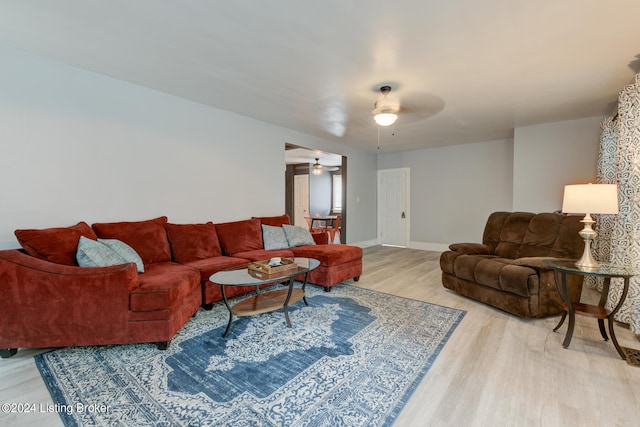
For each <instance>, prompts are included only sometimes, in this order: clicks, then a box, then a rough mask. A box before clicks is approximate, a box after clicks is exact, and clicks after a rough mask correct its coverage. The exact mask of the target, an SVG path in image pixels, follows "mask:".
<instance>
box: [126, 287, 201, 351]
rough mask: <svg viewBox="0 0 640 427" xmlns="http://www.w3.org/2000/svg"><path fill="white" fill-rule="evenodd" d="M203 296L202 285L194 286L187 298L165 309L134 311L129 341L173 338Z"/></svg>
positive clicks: (159, 340)
mask: <svg viewBox="0 0 640 427" xmlns="http://www.w3.org/2000/svg"><path fill="white" fill-rule="evenodd" d="M201 297H202V293H201V291H200V287H194V288H193V289H192V291H191V293H190V294H189V295H187V297H186V298H183V299H182V300H181V301H178V303H177V304H175V305H173V306H171V307H168V308H167V309H165V310H159V311H151V312H136V313H132V316H131V317H130V319H129V320H130V321H129V342H163V341H169V340H171V339H172V338H173V337H174V336H175V334H176V333H177V332H178V331H179V330H180V328H182V326H183V325H184V324H185V323H187V322H188V321H189V319H190V318H191V316H193V313H195V312H196V310H197V309H198V307H199V306H200V301H201ZM156 319H159V320H156Z"/></svg>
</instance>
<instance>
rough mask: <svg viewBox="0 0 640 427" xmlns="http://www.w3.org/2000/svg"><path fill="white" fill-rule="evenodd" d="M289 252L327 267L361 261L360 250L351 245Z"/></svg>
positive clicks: (297, 248)
mask: <svg viewBox="0 0 640 427" xmlns="http://www.w3.org/2000/svg"><path fill="white" fill-rule="evenodd" d="M291 250H292V251H293V254H294V255H295V256H297V257H303V258H315V259H317V260H318V261H320V263H321V264H322V265H325V266H328V267H331V266H334V265H339V264H345V263H347V262H350V261H355V260H359V259H362V248H360V247H358V246H351V245H308V246H298V247H295V248H291Z"/></svg>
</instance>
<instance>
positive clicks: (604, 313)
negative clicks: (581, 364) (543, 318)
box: [544, 259, 637, 359]
mask: <svg viewBox="0 0 640 427" xmlns="http://www.w3.org/2000/svg"><path fill="white" fill-rule="evenodd" d="M575 263H576V260H567V259H553V260H546V261H544V265H545V266H547V267H549V268H551V269H553V272H554V275H555V279H556V288H557V289H558V293H559V294H560V297H561V298H562V301H563V302H564V308H565V311H564V312H563V313H562V317H561V318H560V322H559V323H558V325H557V326H556V327H555V328H554V329H553V331H554V332H555V331H557V330H558V329H559V328H560V326H562V324H563V323H564V320H565V318H566V317H567V314H569V326H568V327H567V334H566V335H565V337H564V342H563V343H562V346H563V347H564V348H567V347H569V344H571V338H572V337H573V329H574V327H575V323H576V313H577V314H580V315H582V316H587V317H593V318H596V319H598V326H599V327H600V334H601V335H602V338H604V340H605V341H606V340H608V337H607V332H606V330H605V326H604V319H607V323H608V326H609V335H611V341H612V342H613V345H614V346H615V347H616V350H618V354H619V355H620V357H622V358H623V359H626V357H625V352H624V350H622V348H620V345H619V344H618V340H617V339H616V334H615V332H614V330H613V316H614V315H615V314H616V313H617V312H618V310H620V307H622V303H624V300H625V298H626V297H627V293H628V292H629V279H630V278H631V277H633V276H635V275H636V274H637V271H635V269H634V268H632V267H630V266H624V265H615V264H606V263H602V264H600V265H599V266H598V267H596V268H580V267H578V266H576V264H575ZM567 274H579V275H582V276H598V277H603V278H604V286H603V288H602V295H601V296H600V302H599V303H598V305H592V304H584V303H580V302H574V303H572V302H571V299H570V298H569V290H568V288H567ZM612 278H621V279H623V281H624V285H623V286H624V287H623V289H622V295H621V296H620V300H619V301H618V304H617V305H616V306H615V307H614V308H613V310H608V309H606V308H605V304H606V303H607V298H608V296H609V287H610V285H611V279H612Z"/></svg>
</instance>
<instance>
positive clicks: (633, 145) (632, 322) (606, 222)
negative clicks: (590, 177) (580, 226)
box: [596, 74, 640, 334]
mask: <svg viewBox="0 0 640 427" xmlns="http://www.w3.org/2000/svg"><path fill="white" fill-rule="evenodd" d="M598 182H602V183H617V184H618V202H619V213H618V215H600V216H599V219H600V221H599V222H600V224H599V226H598V228H596V229H597V230H598V234H599V236H598V243H597V252H596V254H597V257H598V259H601V260H608V261H609V262H611V263H613V264H623V265H632V266H634V267H636V268H639V269H640V74H638V75H636V76H635V80H634V83H633V84H630V85H628V86H626V87H625V88H624V89H623V90H622V91H621V92H620V96H619V98H618V116H617V120H614V119H611V118H608V119H605V120H604V121H603V122H602V133H601V146H600V156H599V164H598ZM607 253H608V255H607ZM621 294H622V281H621V280H620V281H614V280H612V286H611V290H610V292H609V300H608V301H607V308H609V309H612V308H613V307H614V306H615V305H616V303H617V302H618V301H619V299H620V295H621ZM615 318H616V320H618V321H620V322H623V323H627V324H629V326H630V328H631V331H632V332H633V333H635V334H640V276H635V277H633V278H632V279H631V285H630V287H629V294H628V295H627V299H626V300H625V303H624V304H623V306H622V308H621V309H620V311H619V312H618V313H617V314H616V317H615Z"/></svg>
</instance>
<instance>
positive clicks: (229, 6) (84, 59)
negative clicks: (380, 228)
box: [0, 0, 640, 151]
mask: <svg viewBox="0 0 640 427" xmlns="http://www.w3.org/2000/svg"><path fill="white" fill-rule="evenodd" d="M639 23H640V1H639V0H607V1H603V0H482V1H480V0H448V1H445V0H422V1H420V0H412V1H409V0H396V1H393V2H389V1H383V0H323V1H299V0H277V1H259V0H254V1H204V0H200V1H196V0H193V1H187V2H178V1H174V0H110V1H99V0H56V1H47V0H0V43H2V44H4V45H6V46H10V47H15V48H18V49H22V50H25V51H28V52H31V53H34V54H37V55H42V56H46V57H48V58H51V59H54V60H57V61H61V62H64V63H67V64H70V65H73V66H76V67H80V68H84V69H87V70H92V71H95V72H98V73H102V74H106V75H109V76H112V77H114V78H117V79H121V80H125V81H128V82H132V83H135V84H138V85H141V86H146V87H148V88H153V89H156V90H159V91H162V92H165V93H169V94H173V95H176V96H179V97H183V98H186V99H190V100H193V101H197V102H201V103H203V104H208V105H211V106H214V107H217V108H221V109H225V110H229V111H233V112H236V113H239V114H242V115H245V116H249V117H253V118H256V119H259V120H263V121H265V122H270V123H274V124H277V125H280V126H284V127H287V128H291V129H295V130H298V131H301V132H304V133H308V134H312V135H317V136H320V137H322V138H326V139H332V140H336V141H339V142H341V143H344V144H348V145H351V146H354V147H359V148H363V149H367V150H372V151H375V150H376V147H377V144H378V133H377V131H378V128H377V127H376V126H375V125H374V123H373V121H372V118H371V110H372V109H373V104H374V102H375V101H376V99H377V98H378V96H379V93H378V92H377V89H378V88H379V87H380V86H381V85H382V84H390V85H391V86H392V92H391V96H394V97H396V98H397V99H399V100H400V103H401V105H402V107H403V108H404V111H402V112H401V113H400V116H399V118H398V121H397V124H396V125H395V127H394V129H393V133H394V135H392V130H391V129H388V128H385V129H382V132H381V133H380V144H381V151H396V150H408V149H416V148H422V147H436V146H442V145H447V144H460V143H467V142H475V141H484V140H492V139H501V138H511V137H512V136H513V129H514V127H517V126H523V125H530V124H537V123H545V122H551V121H560V120H570V119H576V118H582V117H594V116H599V115H602V114H607V113H610V112H611V110H612V107H613V103H614V102H615V100H616V99H617V93H618V92H619V91H620V90H621V89H622V87H623V86H624V85H625V84H628V83H629V82H630V81H631V80H632V78H633V76H634V74H635V72H637V71H638V68H639V66H640V24H639ZM290 142H294V143H295V141H290Z"/></svg>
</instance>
